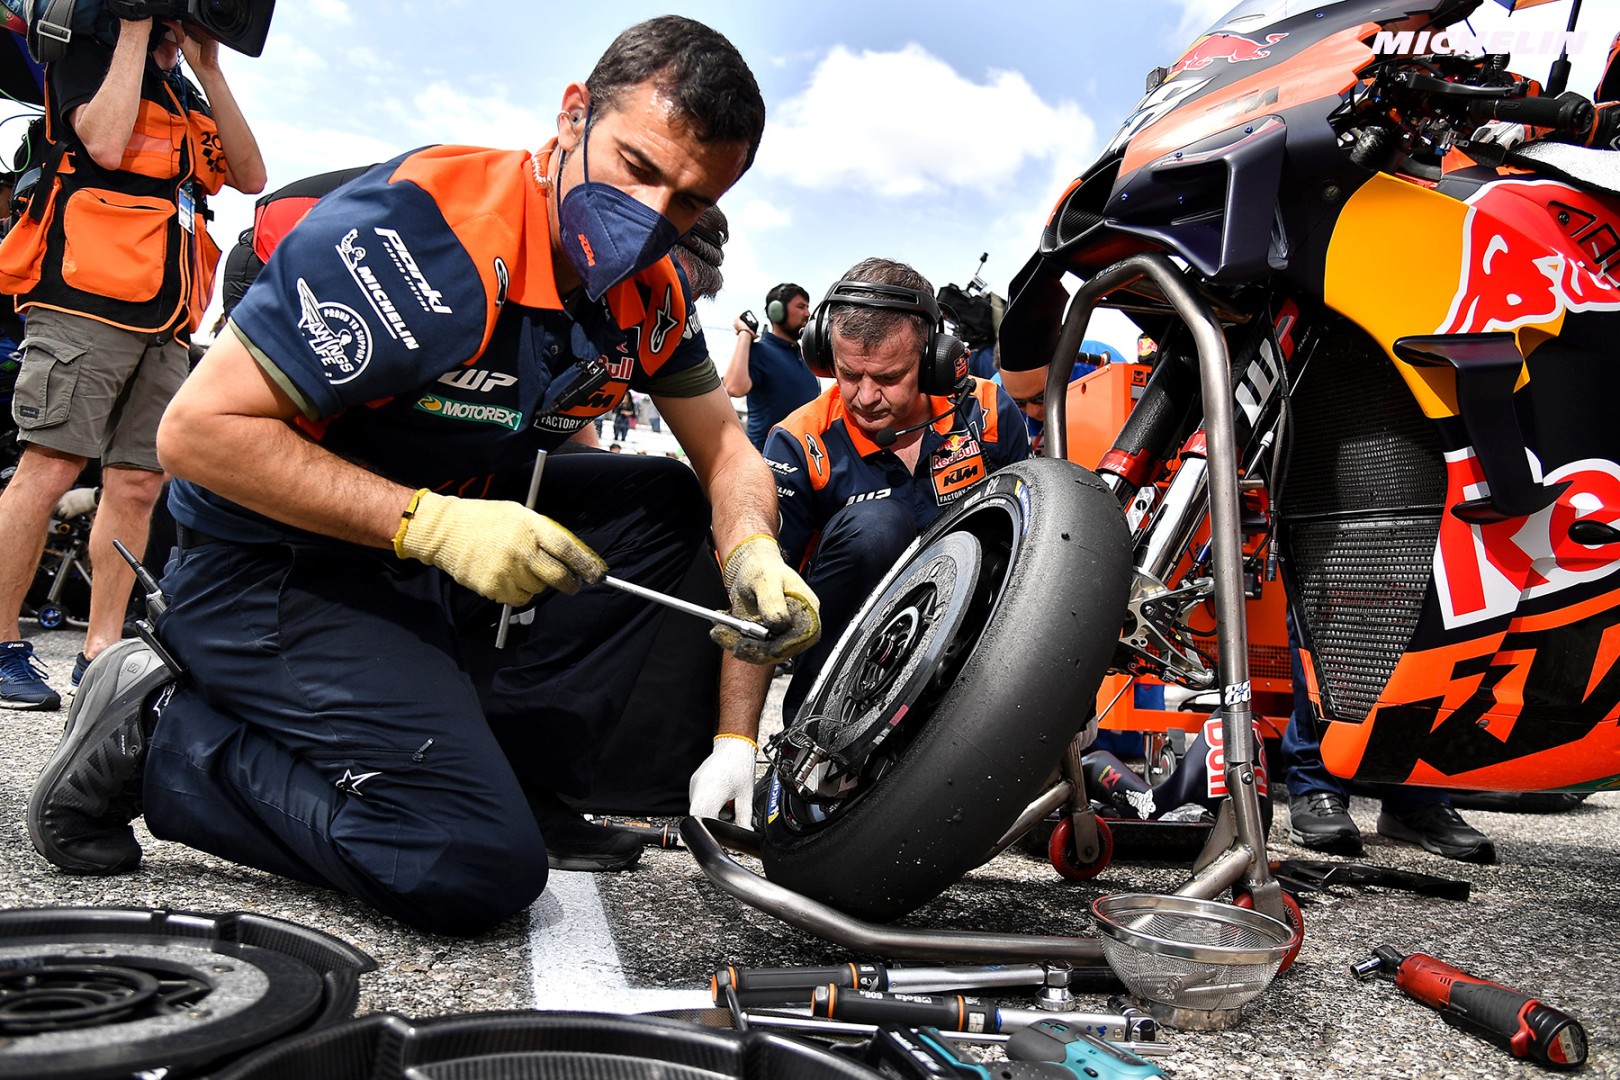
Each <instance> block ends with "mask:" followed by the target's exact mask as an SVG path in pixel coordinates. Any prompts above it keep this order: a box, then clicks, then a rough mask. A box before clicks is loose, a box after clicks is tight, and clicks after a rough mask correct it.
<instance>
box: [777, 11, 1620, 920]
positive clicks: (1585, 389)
mask: <svg viewBox="0 0 1620 1080" xmlns="http://www.w3.org/2000/svg"><path fill="white" fill-rule="evenodd" d="M1479 3H1480V0H1337V2H1335V0H1253V2H1250V3H1245V4H1242V5H1240V6H1239V7H1238V8H1237V9H1235V10H1234V11H1232V12H1231V13H1230V14H1229V15H1228V16H1226V17H1225V18H1224V19H1222V20H1221V21H1220V22H1219V23H1218V24H1216V25H1215V26H1214V27H1212V28H1211V29H1210V31H1209V32H1207V33H1206V34H1204V35H1203V36H1202V37H1200V38H1199V40H1198V41H1197V42H1196V43H1195V44H1194V45H1193V46H1192V48H1190V49H1189V50H1188V51H1187V52H1186V53H1184V54H1183V55H1182V56H1181V58H1180V59H1179V60H1177V61H1176V63H1175V64H1174V65H1173V66H1171V67H1170V68H1168V69H1160V70H1158V71H1157V72H1155V73H1154V75H1153V76H1151V77H1150V80H1149V86H1148V92H1147V94H1146V96H1145V97H1144V98H1143V99H1142V100H1141V103H1140V104H1139V105H1138V106H1137V108H1136V109H1135V110H1134V111H1133V112H1132V114H1131V115H1130V116H1129V117H1128V118H1127V119H1126V121H1125V122H1124V124H1123V125H1122V126H1121V128H1120V129H1119V132H1118V134H1117V135H1116V136H1115V138H1114V139H1113V141H1112V142H1111V143H1110V144H1109V146H1108V147H1107V149H1106V150H1105V151H1104V153H1103V154H1102V156H1101V158H1100V159H1099V160H1098V161H1097V162H1096V163H1095V164H1094V165H1093V166H1092V167H1091V168H1089V169H1088V170H1087V171H1086V172H1085V173H1084V174H1083V175H1082V176H1081V177H1079V178H1078V179H1077V180H1076V181H1074V182H1073V184H1071V185H1070V187H1069V188H1068V189H1067V190H1066V191H1065V192H1063V194H1062V196H1061V197H1060V199H1059V200H1058V202H1057V204H1056V207H1055V209H1054V210H1053V212H1052V214H1051V216H1050V219H1049V220H1048V223H1047V225H1046V227H1045V230H1044V233H1043V235H1042V237H1041V240H1040V245H1039V248H1038V250H1037V252H1036V253H1035V255H1034V256H1033V257H1032V258H1031V259H1030V261H1029V263H1028V264H1027V265H1026V266H1025V267H1024V268H1023V270H1022V271H1021V272H1020V273H1019V275H1018V276H1017V277H1016V278H1015V279H1014V281H1013V284H1012V289H1011V290H1010V295H1011V300H1010V301H1009V305H1008V309H1007V312H1006V315H1005V319H1004V321H1003V323H1002V327H1001V336H1000V345H1001V362H1002V364H1003V366H1004V367H1007V368H1009V369H1013V370H1033V369H1036V368H1039V367H1041V366H1046V367H1047V371H1048V375H1047V395H1046V400H1047V402H1048V414H1047V432H1048V437H1047V439H1046V444H1045V447H1044V449H1043V453H1044V454H1045V456H1043V457H1041V458H1038V459H1034V460H1031V461H1028V462H1025V463H1021V464H1019V465H1015V466H1013V467H1010V468H1007V469H1004V470H1002V471H1000V472H998V473H996V474H994V475H993V476H992V477H990V478H989V480H988V481H987V482H986V483H985V484H984V485H983V486H982V488H981V490H980V492H979V493H978V494H977V496H976V497H974V498H972V499H970V500H968V501H967V502H966V503H965V504H964V505H962V506H960V507H959V508H957V509H956V510H955V511H954V512H952V513H951V514H949V515H947V516H946V517H944V518H942V519H941V520H940V521H939V522H938V523H936V524H935V526H934V527H933V528H932V529H931V530H929V531H928V532H927V533H926V534H925V535H924V536H922V537H921V538H919V540H918V541H917V543H916V544H915V545H914V547H913V548H912V549H911V551H910V552H909V553H908V555H907V556H905V557H904V558H902V560H901V561H900V563H899V564H898V565H897V566H896V567H895V568H894V569H893V570H892V571H891V572H890V574H889V575H888V577H887V578H886V580H885V581H884V583H882V584H881V585H880V586H879V587H878V588H877V590H876V591H875V592H874V594H873V595H872V597H871V598H870V599H869V601H868V602H867V604H866V606H865V608H864V609H863V611H862V612H861V614H860V615H859V616H858V617H857V618H856V620H855V621H854V622H853V624H852V625H851V626H850V627H849V628H848V630H847V631H846V632H845V633H844V635H843V636H842V638H841V639H840V640H839V642H838V643H837V646H836V648H835V651H834V654H833V656H832V657H831V659H830V660H829V661H828V663H827V665H826V668H825V670H824V672H823V674H822V676H821V678H820V680H819V681H818V683H817V684H816V686H815V687H814V688H813V689H812V690H811V692H810V694H809V696H808V697H807V699H806V702H805V704H804V706H803V707H802V708H801V710H800V711H799V713H798V714H797V716H795V717H794V718H793V719H792V720H791V721H790V722H789V723H788V724H787V725H786V728H785V729H784V731H783V732H782V734H781V735H780V736H779V737H778V738H777V740H776V741H775V742H774V743H773V744H772V745H771V747H770V748H769V758H770V766H769V772H768V775H767V777H766V780H765V782H764V783H763V784H762V791H761V797H760V800H759V803H758V805H757V807H756V819H757V821H758V824H759V825H760V827H761V830H762V835H761V840H760V845H761V857H762V861H763V866H764V871H765V875H766V877H767V878H769V879H770V881H771V882H773V883H776V884H778V885H782V886H785V887H786V888H787V889H789V890H791V891H792V892H794V893H797V894H799V895H801V896H803V897H807V898H809V899H810V900H813V901H815V902H817V903H820V904H825V905H829V906H830V907H832V908H835V909H837V910H839V911H841V912H846V913H849V914H850V915H853V916H855V917H858V918H869V919H874V920H889V919H894V918H896V917H899V916H901V915H904V914H906V913H907V912H910V911H912V910H914V909H915V908H917V907H919V906H920V905H922V904H923V903H925V902H927V901H928V900H929V899H931V898H932V897H934V896H935V895H937V894H938V893H939V892H940V891H942V890H943V889H945V888H947V887H949V886H950V885H951V884H952V883H954V882H955V881H956V880H958V879H959V878H960V877H961V876H962V875H963V874H965V873H967V872H968V871H970V870H971V869H973V868H974V867H976V866H978V865H979V864H981V863H982V862H984V861H985V860H987V859H988V858H990V857H992V856H994V855H995V854H996V853H998V852H1000V851H1001V850H1003V849H1004V848H1005V847H1007V846H1008V845H1009V844H1011V843H1012V842H1014V841H1015V840H1016V839H1018V838H1019V837H1020V836H1021V835H1023V834H1024V833H1026V832H1028V831H1029V830H1030V829H1031V828H1032V827H1033V825H1034V824H1035V823H1036V822H1037V821H1040V820H1042V819H1043V818H1044V817H1045V816H1046V815H1047V814H1048V813H1050V812H1052V811H1054V810H1058V811H1061V812H1062V814H1063V819H1064V820H1063V822H1062V824H1064V825H1066V826H1067V832H1066V834H1065V837H1064V841H1063V843H1064V844H1065V845H1068V846H1069V848H1070V850H1069V852H1068V855H1069V857H1070V858H1072V859H1073V860H1074V861H1075V862H1076V863H1078V864H1081V865H1084V864H1086V863H1088V862H1093V863H1094V862H1095V861H1096V860H1097V859H1098V858H1099V852H1100V850H1101V849H1102V848H1103V847H1104V846H1105V845H1106V834H1105V832H1103V830H1105V829H1106V824H1105V823H1103V822H1100V821H1099V820H1098V819H1097V817H1096V815H1095V814H1094V812H1093V810H1092V804H1091V801H1090V799H1089V798H1088V797H1087V795H1086V786H1085V779H1084V775H1083V769H1082V767H1081V764H1080V758H1081V753H1082V751H1083V750H1084V749H1085V747H1086V746H1087V745H1089V743H1090V740H1091V736H1092V733H1093V732H1094V729H1095V722H1096V708H1095V706H1096V702H1097V694H1098V687H1099V685H1100V684H1101V682H1102V680H1103V678H1104V677H1105V676H1106V675H1107V674H1109V673H1115V674H1119V673H1125V674H1131V675H1138V676H1140V675H1151V676H1153V677H1155V678H1157V679H1160V680H1163V681H1165V682H1168V683H1175V684H1178V685H1181V686H1185V687H1188V688H1191V689H1194V690H1199V691H1209V690H1214V691H1217V692H1218V693H1219V699H1220V708H1219V712H1218V717H1219V719H1220V725H1219V726H1220V728H1221V729H1223V730H1224V739H1223V745H1222V746H1221V747H1220V748H1219V749H1220V751H1221V758H1220V761H1219V763H1218V770H1219V771H1220V773H1221V778H1222V779H1223V780H1224V783H1225V787H1226V789H1227V791H1228V793H1229V794H1228V797H1227V798H1226V800H1225V801H1224V802H1223V803H1222V804H1221V808H1220V809H1221V813H1220V815H1219V816H1218V819H1217V822H1216V826H1215V828H1214V830H1213V831H1212V833H1211V835H1210V839H1209V841H1208V842H1207V844H1206V845H1205V847H1204V849H1203V851H1202V852H1201V853H1200V855H1199V856H1198V859H1197V861H1196V863H1195V866H1194V870H1193V874H1192V876H1191V877H1190V878H1189V879H1188V880H1187V881H1186V882H1185V883H1184V884H1183V885H1182V886H1181V887H1180V888H1178V890H1177V891H1178V892H1180V893H1183V894H1186V895H1191V896H1198V897H1204V898H1211V897H1214V896H1216V895H1218V894H1221V893H1224V892H1226V891H1227V890H1228V889H1230V890H1231V891H1232V892H1233V893H1234V894H1235V895H1236V897H1237V899H1238V901H1239V902H1241V903H1249V904H1252V905H1253V906H1255V907H1256V908H1257V909H1259V910H1262V911H1264V912H1265V913H1267V914H1271V915H1274V916H1276V917H1279V918H1287V919H1289V920H1291V922H1292V923H1293V925H1294V926H1295V927H1296V929H1302V925H1303V924H1302V923H1301V921H1300V919H1299V915H1298V909H1297V906H1295V905H1293V904H1292V902H1291V900H1290V899H1289V898H1287V897H1286V895H1285V894H1282V893H1280V890H1278V888H1277V885H1276V882H1275V881H1274V880H1273V879H1272V878H1271V877H1270V875H1269V872H1268V870H1267V860H1266V856H1265V829H1264V825H1263V823H1262V822H1261V820H1260V814H1259V808H1258V802H1257V796H1256V793H1255V763H1256V759H1257V753H1256V751H1257V746H1256V742H1257V740H1256V737H1255V735H1254V731H1253V728H1252V726H1251V725H1252V721H1253V716H1252V713H1251V708H1250V696H1251V695H1250V680H1249V676H1248V667H1247V663H1248V661H1247V637H1246V627H1245V623H1244V601H1245V596H1246V594H1249V593H1252V591H1253V589H1254V588H1255V587H1256V585H1257V583H1259V582H1262V581H1265V580H1269V579H1275V578H1276V577H1277V576H1278V575H1279V574H1280V576H1281V580H1282V583H1283V585H1284V586H1285V588H1286V592H1287V596H1288V599H1289V607H1290V610H1291V612H1292V615H1293V620H1294V623H1295V625H1296V627H1297V631H1298V635H1299V638H1300V642H1301V646H1302V654H1303V657H1304V660H1305V670H1306V673H1307V682H1308V684H1309V691H1310V696H1311V700H1312V702H1313V705H1314V707H1315V709H1316V710H1317V712H1318V713H1319V719H1320V721H1321V724H1322V726H1323V729H1324V735H1323V740H1322V749H1323V757H1324V760H1325V762H1326V764H1327V765H1328V767H1329V768H1330V769H1331V770H1332V771H1333V772H1334V773H1336V774H1338V775H1340V776H1343V777H1346V778H1349V779H1353V780H1358V781H1377V782H1385V783H1403V784H1419V785H1432V786H1444V787H1449V788H1469V789H1478V790H1512V791H1525V790H1546V789H1561V790H1590V789H1596V788H1600V787H1605V786H1608V787H1613V786H1616V785H1617V784H1620V725H1617V724H1616V722H1615V717H1616V714H1617V712H1620V666H1617V664H1616V660H1617V658H1620V634H1617V633H1616V632H1614V628H1615V627H1616V624H1620V579H1616V578H1615V577H1614V574H1615V572H1616V570H1620V445H1617V443H1616V437H1615V435H1614V433H1613V432H1614V430H1615V429H1614V428H1613V427H1612V426H1611V424H1610V422H1609V421H1608V418H1607V417H1605V416H1604V415H1603V414H1602V413H1601V412H1600V410H1604V409H1606V408H1607V407H1608V405H1609V403H1610V402H1611V401H1612V400H1613V399H1614V392H1613V391H1614V389H1615V387H1616V384H1617V383H1620V376H1617V375H1616V374H1615V371H1616V369H1615V366H1614V364H1613V362H1612V359H1611V357H1610V356H1609V355H1608V350H1609V349H1610V348H1611V347H1612V343H1613V342H1614V341H1615V340H1620V280H1617V279H1616V278H1615V277H1612V276H1611V268H1612V267H1613V265H1614V263H1615V262H1616V261H1617V260H1620V181H1617V180H1616V179H1615V176H1616V175H1620V174H1617V173H1616V172H1615V171H1614V170H1613V169H1612V166H1610V165H1609V162H1610V161H1611V160H1614V155H1613V151H1608V150H1597V149H1588V148H1586V147H1583V146H1577V145H1572V144H1569V143H1563V142H1558V141H1555V138H1554V137H1555V136H1559V135H1560V134H1562V135H1563V137H1565V138H1569V137H1574V138H1580V137H1583V136H1589V135H1590V134H1591V133H1592V131H1593V130H1594V123H1595V120H1594V111H1593V107H1592V105H1591V103H1590V102H1588V101H1587V100H1585V99H1584V98H1581V97H1580V96H1579V95H1576V94H1573V93H1553V92H1545V93H1543V92H1540V91H1542V89H1543V88H1542V87H1541V86H1539V85H1538V84H1535V83H1534V82H1532V81H1531V80H1528V79H1526V78H1523V77H1521V76H1518V75H1514V74H1512V73H1511V72H1510V71H1509V70H1508V68H1507V58H1506V57H1503V56H1493V55H1484V56H1471V55H1462V54H1460V53H1456V52H1448V51H1445V50H1444V48H1443V47H1442V46H1441V45H1440V41H1441V38H1442V35H1443V32H1445V31H1447V30H1448V28H1455V27H1457V25H1458V24H1459V23H1460V21H1461V20H1462V19H1464V18H1465V17H1466V16H1467V15H1468V14H1469V13H1470V12H1472V11H1473V10H1474V9H1475V8H1476V7H1477V6H1478V4H1479ZM1431 45H1432V47H1431ZM1555 80H1556V76H1555ZM1558 89H1561V88H1559V87H1556V86H1554V87H1552V90H1558ZM1526 131H1529V133H1530V134H1531V135H1532V136H1534V137H1532V138H1530V139H1528V140H1526V141H1523V142H1521V143H1519V144H1518V145H1514V139H1512V138H1505V137H1504V135H1512V134H1523V133H1525V132H1526ZM1070 279H1073V280H1076V281H1078V283H1079V285H1078V288H1077V289H1076V291H1075V292H1074V293H1073V295H1072V297H1071V296H1070V294H1069V290H1068V287H1067V282H1068V281H1069V280H1070ZM1101 304H1107V305H1108V306H1112V307H1116V308H1119V309H1121V310H1123V311H1124V312H1126V313H1127V314H1128V315H1130V316H1131V317H1132V318H1133V319H1134V320H1135V321H1136V322H1137V323H1138V325H1140V326H1141V327H1142V329H1143V330H1144V331H1145V332H1146V333H1147V334H1149V335H1150V336H1151V337H1152V338H1153V339H1154V340H1155V341H1157V342H1158V344H1159V346H1160V356H1161V358H1160V360H1159V361H1158V363H1157V365H1156V366H1155V367H1154V368H1153V371H1152V375H1151V377H1150V378H1149V379H1148V380H1147V384H1146V386H1145V387H1143V388H1142V392H1141V395H1140V399H1139V400H1138V401H1137V403H1136V405H1135V408H1134V409H1133V410H1132V411H1131V412H1130V414H1129V416H1128V417H1127V418H1126V420H1125V422H1124V425H1123V427H1122V428H1121V429H1120V430H1119V431H1118V434H1117V437H1116V438H1115V439H1114V440H1113V445H1112V448H1111V449H1109V450H1108V451H1107V452H1106V453H1104V454H1103V455H1102V456H1101V458H1100V460H1085V461H1079V462H1071V461H1069V460H1067V457H1068V453H1067V447H1068V444H1069V437H1068V432H1069V430H1070V428H1069V421H1068V418H1067V412H1066V408H1065V405H1066V398H1065V384H1066V381H1067V375H1068V370H1069V366H1070V361H1071V360H1072V359H1073V357H1074V356H1075V354H1076V350H1077V348H1078V347H1079V344H1080V342H1081V341H1083V340H1084V338H1085V334H1086V326H1087V322H1088V320H1089V319H1090V317H1091V314H1092V312H1093V311H1094V310H1095V309H1096V307H1097V306H1099V305H1101ZM1604 387H1609V388H1610V389H1609V390H1607V391H1606V390H1605V389H1604ZM1240 504H1241V505H1242V506H1243V507H1244V508H1246V509H1247V510H1248V511H1249V518H1250V520H1251V522H1252V520H1253V515H1254V512H1255V510H1256V509H1257V508H1258V511H1259V512H1260V513H1261V514H1262V515H1263V518H1264V522H1265V527H1266V529H1267V535H1265V536H1264V538H1263V541H1262V542H1261V543H1259V544H1258V545H1256V544H1253V543H1251V544H1249V545H1248V547H1247V548H1246V547H1245V544H1244V529H1243V514H1242V513H1240ZM1251 534H1252V528H1251ZM1211 607H1212V608H1213V612H1214V620H1215V627H1216V632H1215V646H1214V648H1213V650H1211V649H1210V648H1208V647H1207V645H1205V644H1201V642H1207V640H1208V639H1207V637H1205V636H1204V635H1206V634H1207V633H1208V630H1207V627H1205V628H1202V629H1199V630H1198V631H1197V632H1196V633H1195V632H1194V628H1193V625H1192V624H1193V621H1194V617H1195V613H1207V612H1208V611H1209V610H1210V608H1211ZM1198 619H1199V621H1201V622H1202V621H1207V615H1199V616H1198ZM1296 947H1297V942H1296Z"/></svg>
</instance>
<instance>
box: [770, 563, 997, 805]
mask: <svg viewBox="0 0 1620 1080" xmlns="http://www.w3.org/2000/svg"><path fill="white" fill-rule="evenodd" d="M980 562H981V546H980V543H979V540H978V538H977V537H975V536H974V535H973V534H971V533H967V532H953V533H946V534H945V535H944V536H942V537H940V538H939V539H938V540H936V541H935V542H934V543H933V544H931V545H929V546H928V547H927V548H926V549H924V550H923V551H921V552H919V553H918V554H917V556H916V557H915V558H914V559H913V560H912V562H911V564H910V565H909V566H907V567H906V569H905V571H904V572H903V573H902V574H900V576H899V577H897V578H896V579H895V580H894V581H893V582H891V583H890V585H889V587H888V588H887V589H885V590H884V592H883V595H882V596H881V597H879V599H878V600H877V602H876V603H875V604H873V605H872V607H870V608H869V609H868V613H867V616H866V618H865V619H864V620H863V622H862V625H861V627H860V628H859V629H858V630H857V631H856V633H855V634H854V635H852V636H851V637H850V638H849V639H847V640H846V641H844V642H841V643H840V646H841V647H840V649H839V651H838V653H837V654H836V655H834V656H833V657H832V658H830V659H829V660H828V664H829V665H830V666H831V667H832V670H831V672H830V674H829V675H828V677H827V679H826V680H825V682H823V683H822V690H821V692H820V693H819V694H817V696H816V698H815V699H814V700H813V701H812V702H810V703H809V704H807V705H806V707H805V708H804V709H803V710H801V712H800V714H799V717H798V718H796V720H795V721H794V725H793V727H792V729H791V730H790V731H789V732H788V734H787V735H786V737H785V741H786V743H787V745H788V746H789V747H793V748H795V750H797V754H796V756H795V759H794V761H793V762H792V764H791V766H790V768H789V775H790V776H791V777H792V781H793V784H794V787H795V788H796V789H797V790H798V791H799V792H800V793H801V794H802V795H804V796H806V797H807V798H812V799H814V798H821V799H832V798H840V797H843V796H844V795H847V794H848V793H849V791H851V790H852V789H853V788H854V787H855V786H856V784H857V783H858V782H859V779H860V777H861V775H862V774H863V772H864V770H865V769H866V766H867V764H868V762H869V760H870V759H871V756H872V754H873V752H874V751H875V750H877V748H878V747H879V746H881V745H882V744H883V743H884V742H885V741H886V740H887V739H888V738H889V737H890V736H891V735H892V734H893V733H894V732H895V731H896V730H897V729H898V728H899V727H900V725H901V724H902V723H903V722H904V720H905V718H906V715H907V713H908V712H909V711H910V709H911V707H912V706H913V705H915V704H916V703H917V701H918V699H919V698H920V697H921V696H922V694H923V692H924V691H925V690H926V689H927V687H928V685H929V682H930V681H931V680H932V679H934V678H935V677H936V675H937V674H938V673H939V670H940V667H941V663H942V661H943V660H944V659H945V658H946V656H947V655H948V654H949V652H950V651H951V649H952V646H953V645H954V644H955V639H956V634H957V632H958V631H959V630H960V629H961V628H962V624H963V623H964V622H965V621H966V618H967V615H968V611H969V608H970V607H971V604H972V600H973V593H974V587H975V586H976V585H977V583H978V579H979V567H980Z"/></svg>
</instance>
